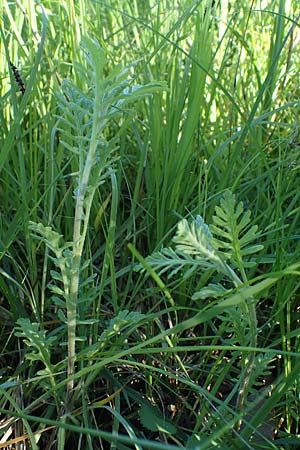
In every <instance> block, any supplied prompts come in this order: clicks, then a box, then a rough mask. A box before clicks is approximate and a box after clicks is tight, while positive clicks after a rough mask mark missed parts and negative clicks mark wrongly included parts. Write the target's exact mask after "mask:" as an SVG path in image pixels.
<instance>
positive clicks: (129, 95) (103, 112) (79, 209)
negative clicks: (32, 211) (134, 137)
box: [19, 37, 158, 397]
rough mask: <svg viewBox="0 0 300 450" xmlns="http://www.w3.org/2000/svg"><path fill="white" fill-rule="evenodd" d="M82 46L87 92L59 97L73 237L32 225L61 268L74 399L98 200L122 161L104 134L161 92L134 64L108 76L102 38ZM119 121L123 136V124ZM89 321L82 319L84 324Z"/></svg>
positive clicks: (80, 75) (67, 85)
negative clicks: (139, 77) (81, 307)
mask: <svg viewBox="0 0 300 450" xmlns="http://www.w3.org/2000/svg"><path fill="white" fill-rule="evenodd" d="M81 47H82V51H83V55H84V57H83V58H82V59H83V63H79V62H77V63H76V64H74V69H75V72H76V80H79V83H77V84H80V86H83V88H81V87H79V86H78V85H75V84H73V83H72V82H70V81H67V80H65V81H64V82H63V84H62V91H63V92H62V93H61V94H59V95H58V101H59V108H60V115H59V117H58V125H57V127H58V129H59V130H60V139H61V143H62V145H64V147H65V148H66V151H67V152H69V153H70V158H72V162H73V161H75V166H77V172H74V164H73V165H72V169H73V171H72V174H70V175H72V178H73V180H75V181H74V191H73V192H74V195H73V198H74V211H75V213H74V222H73V239H72V241H69V242H65V240H64V236H63V235H62V234H60V233H58V232H57V231H55V230H53V229H52V226H51V224H47V226H45V225H44V224H42V223H31V224H30V228H31V230H32V233H33V234H34V235H35V236H36V237H37V238H38V239H41V240H43V241H44V242H45V244H46V246H47V247H48V249H49V250H50V254H51V255H52V256H51V258H52V260H53V263H54V265H55V267H56V269H55V270H53V271H52V273H51V275H52V281H51V283H50V285H49V287H50V289H51V290H52V293H53V299H54V301H55V303H56V306H57V307H58V311H59V318H60V319H61V321H62V322H65V324H66V328H67V349H68V354H67V375H68V379H69V381H68V385H67V393H68V397H70V395H71V391H72V389H73V387H74V381H73V379H72V376H73V375H74V373H75V359H76V339H78V338H79V337H78V336H76V327H77V324H78V304H79V303H80V287H81V286H80V277H81V273H82V271H83V270H85V279H84V283H85V285H86V284H87V283H88V282H89V281H91V278H93V277H90V278H89V277H86V270H87V268H88V266H89V261H88V260H87V259H86V258H85V257H84V246H85V240H86V235H87V230H88V224H89V218H90V212H91V207H92V202H93V198H94V194H95V192H96V190H97V189H98V188H99V186H100V184H101V183H103V180H104V178H105V177H106V176H107V174H108V173H109V172H110V173H111V171H112V170H113V169H112V162H113V161H114V160H115V158H116V155H115V153H114V154H113V150H115V148H116V139H115V138H114V137H112V138H111V139H110V140H108V139H107V138H106V134H107V133H106V134H105V132H104V131H105V129H106V128H107V126H108V125H109V124H110V123H111V120H112V119H113V120H116V119H118V116H120V115H121V114H122V113H124V111H125V109H126V111H128V108H129V107H130V104H132V103H133V102H135V101H136V100H138V99H141V98H144V97H145V96H148V95H151V94H152V93H154V92H155V91H157V89H158V85H157V84H156V83H150V84H147V85H142V86H141V85H137V84H136V83H135V82H134V79H133V77H132V76H131V75H130V74H131V73H132V72H133V68H134V66H135V65H134V64H132V65H131V66H129V67H126V68H122V67H119V66H117V67H115V68H114V69H113V70H112V71H111V72H110V73H108V75H106V55H105V51H104V50H103V49H102V48H101V46H100V45H99V43H98V42H97V41H96V40H92V39H89V38H86V37H85V38H83V40H82V43H81ZM123 122H124V121H123ZM119 123H120V130H119V131H120V132H121V131H122V122H121V121H119ZM119 134H120V133H119ZM81 284H82V283H81ZM83 322H84V320H82V319H81V318H80V324H81V325H83ZM91 323H92V321H91V320H86V324H87V325H88V324H91ZM19 326H20V327H21V328H22V329H23V335H26V325H24V323H23V322H20V323H19ZM19 332H20V331H19ZM26 342H28V340H27V341H26ZM38 354H39V353H38V352H37V355H38ZM48 366H49V364H48ZM48 366H47V367H48ZM49 367H50V366H49Z"/></svg>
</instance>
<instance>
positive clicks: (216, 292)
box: [192, 283, 232, 300]
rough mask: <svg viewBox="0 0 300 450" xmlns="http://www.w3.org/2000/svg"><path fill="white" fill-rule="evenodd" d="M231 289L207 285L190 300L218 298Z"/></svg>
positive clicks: (218, 285)
mask: <svg viewBox="0 0 300 450" xmlns="http://www.w3.org/2000/svg"><path fill="white" fill-rule="evenodd" d="M231 291H232V289H225V288H224V287H223V286H222V285H221V284H219V283H217V284H214V283H209V284H208V285H207V286H206V287H204V288H202V289H200V291H197V292H195V294H194V295H193V296H192V300H205V299H206V298H219V297H224V296H225V295H226V294H229V293H230V292H231Z"/></svg>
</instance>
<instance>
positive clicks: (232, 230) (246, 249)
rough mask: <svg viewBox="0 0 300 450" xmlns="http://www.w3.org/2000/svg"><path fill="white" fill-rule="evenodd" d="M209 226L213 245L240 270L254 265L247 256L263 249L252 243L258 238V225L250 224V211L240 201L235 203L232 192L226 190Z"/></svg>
mask: <svg viewBox="0 0 300 450" xmlns="http://www.w3.org/2000/svg"><path fill="white" fill-rule="evenodd" d="M210 228H211V231H212V233H213V234H214V244H215V246H216V247H217V248H218V249H219V251H222V254H223V255H224V256H225V257H226V258H228V259H230V260H231V261H232V262H233V264H234V265H235V266H236V267H238V268H239V270H240V272H242V270H243V268H246V267H252V266H253V265H255V263H254V262H252V261H249V258H247V257H249V255H252V254H254V253H257V252H258V251H260V250H262V249H263V246H262V245H258V244H252V243H253V241H255V240H257V238H258V233H257V230H258V227H257V225H251V212H250V211H244V207H243V203H242V202H239V203H238V204H237V203H236V198H235V195H234V194H232V192H230V191H226V192H225V194H224V196H223V198H222V199H221V202H220V206H216V209H215V215H214V216H213V225H211V227H210Z"/></svg>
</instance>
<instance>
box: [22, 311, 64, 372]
mask: <svg viewBox="0 0 300 450" xmlns="http://www.w3.org/2000/svg"><path fill="white" fill-rule="evenodd" d="M15 335H16V336H18V337H20V338H22V339H23V342H24V344H26V346H27V347H28V348H29V349H30V351H28V352H27V353H26V354H25V358H26V359H28V360H30V361H40V362H41V363H42V364H43V365H44V366H45V369H44V370H43V371H39V372H38V374H39V375H46V374H47V375H51V376H52V375H53V374H54V367H53V365H52V364H51V348H52V346H53V343H54V342H55V341H56V338H55V337H54V336H52V337H49V336H47V335H46V331H45V330H40V329H39V324H37V323H31V322H30V321H29V320H28V319H24V318H20V319H19V320H18V321H17V326H16V331H15Z"/></svg>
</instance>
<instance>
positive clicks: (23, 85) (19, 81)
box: [9, 61, 26, 95]
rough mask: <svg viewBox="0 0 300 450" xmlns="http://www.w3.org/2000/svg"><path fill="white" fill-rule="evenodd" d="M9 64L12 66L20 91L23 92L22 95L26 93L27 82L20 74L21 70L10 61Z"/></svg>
mask: <svg viewBox="0 0 300 450" xmlns="http://www.w3.org/2000/svg"><path fill="white" fill-rule="evenodd" d="M9 65H10V67H11V70H12V72H13V74H14V78H15V80H16V82H17V84H18V86H19V89H20V91H21V92H22V95H24V94H25V91H26V88H25V83H24V81H23V80H22V77H21V75H20V72H19V71H18V69H17V67H16V66H15V65H14V64H13V63H12V62H11V61H9Z"/></svg>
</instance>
